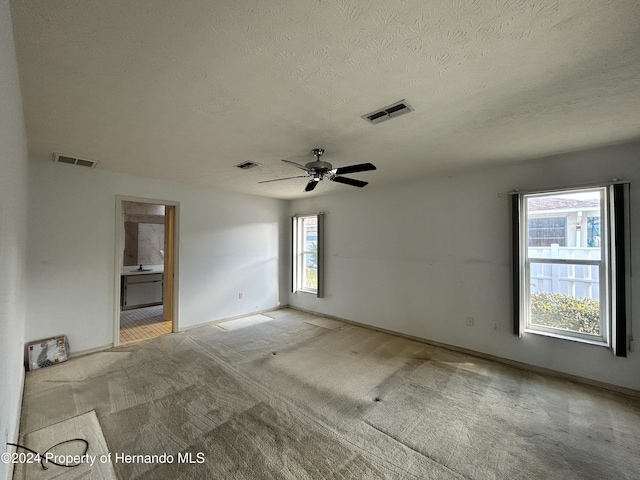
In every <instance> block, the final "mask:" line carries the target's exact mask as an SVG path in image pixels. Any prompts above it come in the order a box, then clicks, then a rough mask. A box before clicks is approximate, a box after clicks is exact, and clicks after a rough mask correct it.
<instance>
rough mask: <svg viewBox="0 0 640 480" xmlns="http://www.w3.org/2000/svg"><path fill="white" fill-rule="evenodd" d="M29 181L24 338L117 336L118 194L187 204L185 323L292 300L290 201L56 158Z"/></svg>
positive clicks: (104, 341) (94, 340)
mask: <svg viewBox="0 0 640 480" xmlns="http://www.w3.org/2000/svg"><path fill="white" fill-rule="evenodd" d="M29 180H30V188H31V193H30V198H29V241H28V262H27V269H28V280H27V282H28V285H27V286H28V289H27V290H28V298H27V300H28V308H27V325H26V333H25V338H26V339H27V340H29V339H35V338H42V337H46V336H49V335H56V334H61V333H62V334H66V335H67V336H68V337H69V343H70V346H71V349H72V351H75V352H77V351H85V350H89V349H94V348H100V347H103V346H106V345H109V344H111V343H112V342H113V331H114V330H113V318H114V275H115V272H114V268H115V267H114V262H115V245H114V242H115V241H116V235H115V229H116V218H115V214H116V213H115V212H116V195H123V196H134V197H138V198H147V199H153V200H164V201H175V202H179V203H180V206H179V224H178V230H179V249H180V250H179V255H178V288H179V321H180V324H179V328H180V329H183V328H187V327H192V326H195V325H198V324H202V323H207V322H211V321H214V320H219V319H222V318H228V317H233V316H238V315H243V314H247V313H251V312H254V311H260V310H266V309H271V308H275V307H278V306H279V305H280V303H281V302H282V303H285V304H286V301H287V298H286V295H287V290H286V284H282V283H281V282H280V275H281V271H282V270H283V266H282V265H280V262H286V261H287V259H286V256H283V255H281V253H280V251H281V249H282V248H286V246H283V245H281V242H283V241H284V242H285V245H286V244H288V240H287V239H286V237H284V236H283V235H285V234H286V229H285V228H286V227H283V226H284V225H286V215H287V205H286V202H284V201H281V200H272V199H264V198H258V197H252V196H247V195H240V194H232V193H226V192H220V191H216V190H212V189H209V188H199V187H195V186H193V185H184V184H179V183H175V182H167V181H160V180H152V179H146V178H141V177H133V176H129V175H124V174H117V173H113V172H107V171H103V170H99V169H90V168H86V167H78V166H73V165H66V164H58V163H54V162H50V163H47V162H30V165H29ZM118 228H120V227H118ZM118 243H119V244H120V241H118ZM118 273H119V272H118ZM240 292H242V293H243V298H242V299H240V298H239V293H240Z"/></svg>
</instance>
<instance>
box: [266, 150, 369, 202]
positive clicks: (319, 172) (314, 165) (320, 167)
mask: <svg viewBox="0 0 640 480" xmlns="http://www.w3.org/2000/svg"><path fill="white" fill-rule="evenodd" d="M311 153H313V155H314V156H315V157H316V159H315V160H314V161H313V162H309V163H307V164H306V165H301V164H299V163H296V162H292V161H291V160H282V161H283V162H286V163H290V164H292V165H294V166H296V167H298V168H300V169H301V170H304V171H305V172H307V174H306V175H296V176H295V177H285V178H276V179H273V180H264V181H262V182H258V183H268V182H279V181H281V180H290V179H292V178H305V177H312V178H311V180H309V183H307V186H306V187H305V189H304V191H305V192H310V191H311V190H313V189H314V188H316V186H317V185H318V183H320V181H321V180H323V179H324V178H325V177H326V178H328V179H329V180H331V181H332V182H338V183H344V184H345V185H353V186H354V187H360V188H362V187H364V186H365V185H367V184H368V183H369V182H363V181H362V180H356V179H354V178H347V177H342V176H341V175H342V174H345V173H357V172H366V171H369V170H375V169H376V167H375V165H373V164H371V163H359V164H358V165H349V166H347V167H338V168H333V165H331V164H330V163H329V162H323V161H321V160H320V157H322V154H323V153H324V149H323V148H314V149H313V150H311Z"/></svg>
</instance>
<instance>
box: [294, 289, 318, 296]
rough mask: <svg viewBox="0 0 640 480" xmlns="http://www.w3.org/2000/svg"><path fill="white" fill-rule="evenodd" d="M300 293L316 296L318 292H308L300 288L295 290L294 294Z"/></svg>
mask: <svg viewBox="0 0 640 480" xmlns="http://www.w3.org/2000/svg"><path fill="white" fill-rule="evenodd" d="M300 292H302V293H308V294H310V295H318V291H317V290H308V289H303V288H300V289H298V290H296V293H300Z"/></svg>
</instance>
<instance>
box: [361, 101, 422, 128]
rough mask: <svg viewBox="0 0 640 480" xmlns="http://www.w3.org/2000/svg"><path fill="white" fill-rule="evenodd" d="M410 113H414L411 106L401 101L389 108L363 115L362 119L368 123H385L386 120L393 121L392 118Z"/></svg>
mask: <svg viewBox="0 0 640 480" xmlns="http://www.w3.org/2000/svg"><path fill="white" fill-rule="evenodd" d="M409 112H413V108H412V107H411V105H409V104H408V103H407V102H406V101H405V100H400V101H399V102H396V103H394V104H393V105H389V106H388V107H384V108H381V109H379V110H376V111H375V112H371V113H368V114H366V115H363V116H362V118H364V119H365V120H366V121H367V122H370V123H374V124H375V123H380V122H384V121H385V120H391V119H392V118H395V117H399V116H400V115H402V114H405V113H409Z"/></svg>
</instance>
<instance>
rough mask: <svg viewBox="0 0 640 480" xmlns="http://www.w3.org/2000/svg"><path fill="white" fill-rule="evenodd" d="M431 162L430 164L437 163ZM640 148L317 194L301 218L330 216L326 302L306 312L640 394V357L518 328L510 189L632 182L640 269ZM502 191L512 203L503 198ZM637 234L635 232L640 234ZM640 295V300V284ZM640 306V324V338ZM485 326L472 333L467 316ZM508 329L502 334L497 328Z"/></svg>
mask: <svg viewBox="0 0 640 480" xmlns="http://www.w3.org/2000/svg"><path fill="white" fill-rule="evenodd" d="M425 161H428V160H425ZM639 161H640V143H635V144H629V145H624V146H617V147H610V148H604V149H599V150H592V151H588V152H581V153H574V154H567V155H560V156H556V157H553V158H546V159H540V160H531V161H522V162H518V163H516V164H513V165H510V166H505V167H502V168H492V169H482V170H478V171H475V172H467V173H459V174H451V175H448V176H442V177H440V178H432V179H429V180H423V181H415V182H412V183H404V184H397V185H393V186H387V187H378V188H376V187H375V177H374V175H375V173H372V174H371V176H372V185H370V186H369V187H366V188H364V189H362V190H356V189H351V190H349V187H346V186H345V193H344V194H342V195H335V196H326V197H324V196H321V197H311V198H309V199H302V200H296V201H294V202H292V204H291V211H290V213H291V214H294V213H298V214H303V213H314V212H319V211H325V212H327V216H326V221H325V223H326V243H325V253H326V277H325V278H326V282H325V288H326V298H323V299H318V298H315V297H314V296H312V295H309V294H305V293H296V294H290V295H289V303H290V304H291V305H293V306H297V307H300V308H304V309H308V310H312V311H317V312H321V313H324V314H328V315H334V316H337V317H342V318H346V319H349V320H353V321H356V322H361V323H365V324H369V325H374V326H377V327H381V328H386V329H390V330H394V331H397V332H402V333H405V334H409V335H415V336H418V337H421V338H425V339H430V340H434V341H437V342H442V343H446V344H450V345H455V346H459V347H463V348H468V349H471V350H474V351H478V352H483V353H487V354H491V355H495V356H499V357H503V358H507V359H512V360H515V361H520V362H525V363H528V364H531V365H537V366H540V367H544V368H550V369H553V370H557V371H561V372H565V373H568V374H573V375H579V376H582V377H586V378H590V379H594V380H598V381H603V382H607V383H611V384H615V385H619V386H623V387H628V388H633V389H636V390H640V353H639V352H637V351H636V352H633V353H630V354H629V356H628V358H626V359H625V358H617V357H615V356H614V355H613V354H612V353H611V352H610V351H609V350H607V349H605V348H603V347H597V346H591V345H584V344H580V343H576V342H569V341H563V340H557V339H553V338H548V337H541V336H536V335H531V334H525V336H524V337H522V338H518V337H516V336H514V335H513V334H512V333H511V332H512V322H511V244H510V241H511V233H510V232H511V231H510V199H509V197H508V196H506V195H502V194H504V193H505V192H509V191H512V190H514V189H516V188H518V189H534V188H542V187H552V186H569V185H579V184H584V183H589V182H597V181H607V180H611V179H612V178H619V179H622V178H624V179H629V180H631V181H632V187H631V197H632V198H631V224H632V229H633V231H632V249H633V252H632V264H633V265H634V266H635V269H636V270H638V269H639V268H640V235H638V232H637V231H635V230H637V229H638V226H639V225H640V193H639V192H640V189H638V188H637V186H638V185H639V184H640V168H638V165H639V163H638V162H639ZM499 194H501V196H499ZM634 233H635V234H636V235H635V236H634V235H633V234H634ZM632 297H633V298H635V299H638V298H640V281H636V282H635V284H634V285H633V292H632ZM639 312H640V308H638V307H637V306H636V308H635V313H634V318H633V328H634V330H635V332H636V333H637V336H639V337H640V319H639V316H640V313H639ZM467 316H473V317H475V326H474V327H468V326H466V317H467ZM493 322H498V323H499V330H498V331H497V332H494V331H493V330H492V328H491V324H492V323H493Z"/></svg>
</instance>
